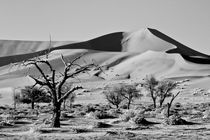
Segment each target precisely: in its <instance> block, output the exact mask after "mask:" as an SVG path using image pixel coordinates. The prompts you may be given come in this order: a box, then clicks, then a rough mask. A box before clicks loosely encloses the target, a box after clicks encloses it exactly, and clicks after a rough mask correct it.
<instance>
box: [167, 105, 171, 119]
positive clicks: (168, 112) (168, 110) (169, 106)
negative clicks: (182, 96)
mask: <svg viewBox="0 0 210 140" xmlns="http://www.w3.org/2000/svg"><path fill="white" fill-rule="evenodd" d="M167 107H168V109H167V117H169V116H170V108H171V104H169V103H167Z"/></svg>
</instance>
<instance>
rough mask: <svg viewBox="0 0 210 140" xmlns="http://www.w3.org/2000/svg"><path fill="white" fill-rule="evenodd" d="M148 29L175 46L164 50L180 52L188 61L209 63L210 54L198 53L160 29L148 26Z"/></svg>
mask: <svg viewBox="0 0 210 140" xmlns="http://www.w3.org/2000/svg"><path fill="white" fill-rule="evenodd" d="M148 30H149V31H150V32H151V33H152V34H154V35H155V36H157V37H159V38H161V39H163V40H165V41H167V42H169V43H171V44H174V45H175V46H176V48H175V49H171V50H168V51H166V52H167V53H178V54H180V55H181V56H182V57H183V58H184V59H186V60H188V61H190V62H193V63H198V64H210V56H209V55H206V54H203V53H200V52H198V51H195V50H193V49H191V48H189V47H187V46H185V45H183V44H181V43H179V42H178V41H176V40H174V39H172V38H170V37H169V36H167V35H165V34H163V33H161V32H160V31H158V30H155V29H151V28H148Z"/></svg>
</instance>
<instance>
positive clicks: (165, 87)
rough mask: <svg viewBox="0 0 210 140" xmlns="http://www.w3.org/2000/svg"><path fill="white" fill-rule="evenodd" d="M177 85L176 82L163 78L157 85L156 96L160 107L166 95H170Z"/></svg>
mask: <svg viewBox="0 0 210 140" xmlns="http://www.w3.org/2000/svg"><path fill="white" fill-rule="evenodd" d="M176 87H177V84H176V83H175V82H173V81H168V80H163V81H160V82H159V83H158V85H157V93H158V94H157V96H158V97H159V103H160V107H162V105H163V102H164V101H165V99H166V98H167V97H171V96H172V95H173V94H172V93H171V91H173V90H174V89H175V88H176Z"/></svg>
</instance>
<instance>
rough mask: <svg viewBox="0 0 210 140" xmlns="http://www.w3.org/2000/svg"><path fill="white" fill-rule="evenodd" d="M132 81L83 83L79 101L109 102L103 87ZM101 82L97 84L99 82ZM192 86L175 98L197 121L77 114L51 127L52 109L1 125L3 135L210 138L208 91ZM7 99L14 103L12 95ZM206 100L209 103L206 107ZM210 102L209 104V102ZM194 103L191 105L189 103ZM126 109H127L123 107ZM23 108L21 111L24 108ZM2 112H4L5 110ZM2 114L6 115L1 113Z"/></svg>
mask: <svg viewBox="0 0 210 140" xmlns="http://www.w3.org/2000/svg"><path fill="white" fill-rule="evenodd" d="M123 82H128V83H129V82H130V81H129V80H127V81H126V80H117V81H115V82H110V81H101V82H99V81H97V84H96V82H86V83H83V87H85V88H86V92H83V93H79V94H78V95H77V97H76V100H75V103H74V104H77V105H83V106H84V107H85V106H86V105H88V104H98V105H103V104H107V102H106V100H105V99H104V95H103V94H102V92H103V88H104V87H105V86H107V85H109V84H114V83H123ZM96 85H97V86H96ZM189 88H190V86H189V87H188V88H187V89H185V90H184V91H183V93H182V94H180V96H179V97H178V98H177V99H176V100H175V102H174V104H176V103H177V102H179V103H181V105H182V106H183V108H184V109H183V110H182V112H184V111H185V112H187V111H189V110H190V111H189V113H188V114H187V115H184V118H185V119H186V120H187V121H190V122H193V123H196V124H193V125H174V126H172V125H166V124H164V123H163V118H158V117H156V116H151V115H149V116H147V117H146V119H147V120H148V121H151V122H155V123H157V124H153V125H148V126H136V125H134V124H133V122H132V121H128V122H124V121H119V120H120V118H121V117H117V118H109V119H95V118H89V117H86V116H79V115H78V116H77V115H76V116H74V117H73V118H65V119H63V120H62V121H61V123H62V125H61V128H49V127H48V125H44V124H43V122H44V121H43V120H45V119H47V118H48V119H49V118H50V117H51V115H50V114H49V113H40V114H39V116H36V115H31V116H32V118H30V117H28V118H24V117H23V118H22V119H19V120H17V122H19V123H17V124H15V125H14V126H8V127H2V128H1V129H0V139H49V140H50V139H81V140H82V139H110V140H111V139H174V140H175V139H180V140H181V139H206V140H208V139H209V138H210V120H209V119H203V112H204V111H206V110H209V109H210V97H209V96H204V95H198V96H194V95H192V92H190V89H189ZM2 97H3V98H2V99H1V100H2V101H3V100H6V99H7V98H6V97H7V96H4V95H3V96H2ZM7 102H10V103H11V104H13V103H12V100H11V99H7ZM134 104H135V105H133V108H136V106H138V105H149V104H151V99H150V98H149V97H146V96H145V97H143V98H141V99H140V100H136V101H135V103H134ZM202 104H206V105H207V107H206V108H203V110H202V111H201V109H200V108H202ZM208 105H209V106H208ZM189 106H190V107H189ZM17 108H19V110H23V108H25V111H26V112H30V109H28V108H30V106H29V105H18V106H17ZM122 110H123V111H126V110H124V109H122ZM20 112H21V111H20ZM64 112H66V113H67V114H69V115H73V114H72V113H71V112H72V111H69V110H66V111H64ZM1 114H4V115H5V113H3V112H1ZM1 116H2V115H1ZM96 122H104V123H107V124H110V127H108V128H94V124H95V123H96Z"/></svg>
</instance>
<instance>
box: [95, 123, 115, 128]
mask: <svg viewBox="0 0 210 140" xmlns="http://www.w3.org/2000/svg"><path fill="white" fill-rule="evenodd" d="M111 126H112V125H110V124H107V123H104V122H96V123H94V125H93V128H108V127H111Z"/></svg>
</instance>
